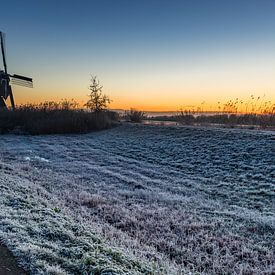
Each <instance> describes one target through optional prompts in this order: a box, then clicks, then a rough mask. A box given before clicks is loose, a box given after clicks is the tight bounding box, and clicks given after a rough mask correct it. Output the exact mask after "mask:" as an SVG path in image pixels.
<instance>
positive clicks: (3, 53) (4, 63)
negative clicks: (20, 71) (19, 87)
mask: <svg viewBox="0 0 275 275" xmlns="http://www.w3.org/2000/svg"><path fill="white" fill-rule="evenodd" d="M0 40H1V41H0V43H1V52H2V58H3V65H4V70H5V73H6V74H7V62H6V48H5V34H4V33H3V32H0Z"/></svg>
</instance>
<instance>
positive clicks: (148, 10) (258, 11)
mask: <svg viewBox="0 0 275 275" xmlns="http://www.w3.org/2000/svg"><path fill="white" fill-rule="evenodd" d="M1 11H2V12H1V18H0V30H1V31H3V32H5V34H6V51H7V63H8V69H9V72H10V73H17V74H22V75H26V76H31V77H33V79H34V89H28V88H22V87H18V86H14V88H13V90H14V96H15V100H16V103H17V104H21V103H27V102H41V101H46V100H61V99H64V98H67V99H71V98H74V99H75V100H77V101H78V102H80V103H81V104H82V103H85V102H86V101H87V99H88V97H87V95H88V93H89V90H88V87H89V80H90V74H93V75H96V76H97V77H98V79H99V80H100V82H101V84H102V85H103V91H104V93H105V94H107V95H109V97H110V98H111V99H112V103H111V106H110V107H111V108H121V109H129V108H137V109H142V110H152V111H168V110H169V111H171V110H178V109H180V108H185V106H199V105H201V104H202V102H205V104H206V106H208V108H213V106H214V105H215V104H216V103H217V102H218V101H219V102H226V101H228V100H230V99H235V98H241V99H244V100H246V99H248V98H249V97H250V95H252V94H253V95H254V96H260V97H262V98H263V97H264V98H265V100H271V101H274V100H275V0H230V1H227V0H207V1H206V0H166V1H162V0H128V1H127V0H97V1H95V0H89V1H86V0H78V1H70V0H66V1H63V0H58V1H57V0H55V1H53V0H45V1H42V0H40V1H39V0H35V1H34V0H24V1H22V0H13V1H1ZM0 67H2V63H0Z"/></svg>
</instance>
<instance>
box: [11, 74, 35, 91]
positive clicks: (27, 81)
mask: <svg viewBox="0 0 275 275" xmlns="http://www.w3.org/2000/svg"><path fill="white" fill-rule="evenodd" d="M10 77H11V83H12V84H15V85H19V86H24V87H28V88H33V82H32V78H30V77H26V76H22V75H18V74H14V75H10Z"/></svg>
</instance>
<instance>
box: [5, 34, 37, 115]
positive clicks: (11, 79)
mask: <svg viewBox="0 0 275 275" xmlns="http://www.w3.org/2000/svg"><path fill="white" fill-rule="evenodd" d="M0 43H1V53H2V59H3V66H4V70H1V69H0V108H7V105H6V101H7V99H8V98H10V103H11V107H12V109H13V110H14V109H15V104H14V98H13V93H12V88H11V85H10V83H11V84H15V85H19V86H24V87H29V88H32V87H33V82H32V78H30V77H26V76H22V75H18V74H13V75H11V74H9V73H8V69H7V62H6V51H5V34H4V33H3V32H0Z"/></svg>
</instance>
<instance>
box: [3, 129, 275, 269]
mask: <svg viewBox="0 0 275 275" xmlns="http://www.w3.org/2000/svg"><path fill="white" fill-rule="evenodd" d="M271 137H272V133H270V132H260V131H248V130H237V129H211V128H203V127H201V128H196V127H177V126H152V125H123V126H121V127H117V128H114V129H111V130H108V131H102V132H97V133H91V134H87V135H67V136H66V135H59V136H57V135H56V136H54V135H53V136H36V137H31V136H12V135H10V136H2V137H1V140H0V148H1V151H0V167H1V170H0V191H1V196H0V204H1V208H0V238H1V239H2V240H3V242H4V243H5V244H7V245H8V247H9V248H10V249H11V250H12V251H13V253H14V254H15V255H16V256H17V257H18V259H19V261H20V262H21V263H23V264H24V266H25V268H26V269H27V270H28V271H30V272H31V273H33V274H39V272H40V274H49V273H52V274H77V273H78V274H100V272H101V273H102V274H104V272H105V273H108V272H109V273H111V272H113V273H119V274H181V273H182V274H185V273H188V272H191V273H203V274H264V273H266V274H271V273H272V272H275V257H274V252H275V247H274V244H275V193H274V190H275V182H274V176H275V174H274V171H275V169H274V168H275V165H274V158H273V155H272V153H271V152H272V150H273V146H274V144H273V141H272V139H271ZM42 156H43V157H42ZM26 158H29V159H26ZM26 161H27V163H26ZM150 272H151V273H150Z"/></svg>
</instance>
